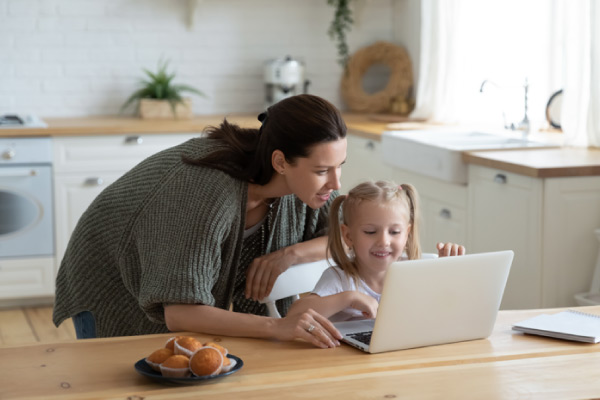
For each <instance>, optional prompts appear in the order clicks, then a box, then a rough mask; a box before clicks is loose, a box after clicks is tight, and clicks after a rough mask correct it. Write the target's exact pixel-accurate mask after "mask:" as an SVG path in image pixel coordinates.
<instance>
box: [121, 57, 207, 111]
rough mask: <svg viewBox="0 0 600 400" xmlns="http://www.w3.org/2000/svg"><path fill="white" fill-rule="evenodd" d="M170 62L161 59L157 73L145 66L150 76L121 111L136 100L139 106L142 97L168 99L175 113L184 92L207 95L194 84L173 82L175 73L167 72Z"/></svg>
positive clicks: (145, 70)
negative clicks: (193, 85)
mask: <svg viewBox="0 0 600 400" xmlns="http://www.w3.org/2000/svg"><path fill="white" fill-rule="evenodd" d="M168 64H169V62H168V61H159V62H158V71H157V72H156V73H153V72H151V71H149V70H147V69H146V68H143V71H144V72H145V73H146V75H147V76H148V78H147V79H143V80H142V81H141V82H140V85H142V88H141V89H139V90H136V91H135V92H134V93H133V94H132V95H131V96H129V98H128V99H127V100H126V101H125V103H124V104H123V106H122V107H121V111H123V110H125V109H126V108H127V107H128V106H129V105H130V104H132V103H134V102H137V103H138V104H137V106H138V107H139V101H140V100H141V99H157V100H166V101H168V102H169V104H170V105H171V109H172V110H173V113H175V107H176V106H177V104H178V103H182V102H183V97H182V93H184V92H189V93H194V94H197V95H199V96H203V97H206V95H205V94H204V93H202V92H201V91H200V90H198V89H196V88H194V87H192V86H189V85H175V84H173V83H172V81H173V78H175V73H167V66H168Z"/></svg>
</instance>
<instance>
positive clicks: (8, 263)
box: [0, 257, 54, 300]
mask: <svg viewBox="0 0 600 400" xmlns="http://www.w3.org/2000/svg"><path fill="white" fill-rule="evenodd" d="M53 293H54V258H53V257H27V258H23V259H18V258H15V259H3V260H0V300H4V299H9V300H10V299H15V298H24V297H32V298H33V297H40V296H50V295H52V294H53Z"/></svg>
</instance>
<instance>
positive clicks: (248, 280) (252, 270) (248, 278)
mask: <svg viewBox="0 0 600 400" xmlns="http://www.w3.org/2000/svg"><path fill="white" fill-rule="evenodd" d="M256 264H257V262H256V260H254V261H252V263H251V264H250V268H248V271H246V292H245V293H244V294H245V296H246V298H247V299H249V298H250V297H251V295H252V284H253V282H254V275H255V274H256Z"/></svg>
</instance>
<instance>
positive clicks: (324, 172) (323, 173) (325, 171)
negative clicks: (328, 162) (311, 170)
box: [317, 170, 327, 175]
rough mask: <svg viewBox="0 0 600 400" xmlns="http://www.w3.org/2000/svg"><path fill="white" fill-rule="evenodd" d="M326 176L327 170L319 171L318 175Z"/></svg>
mask: <svg viewBox="0 0 600 400" xmlns="http://www.w3.org/2000/svg"><path fill="white" fill-rule="evenodd" d="M326 174H327V170H324V171H317V175H326Z"/></svg>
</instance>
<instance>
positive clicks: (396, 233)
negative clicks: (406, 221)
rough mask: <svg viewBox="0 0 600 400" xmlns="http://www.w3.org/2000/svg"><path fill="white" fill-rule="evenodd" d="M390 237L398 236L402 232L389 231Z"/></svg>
mask: <svg viewBox="0 0 600 400" xmlns="http://www.w3.org/2000/svg"><path fill="white" fill-rule="evenodd" d="M390 233H391V234H392V235H399V234H401V233H402V231H391V232H390Z"/></svg>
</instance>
